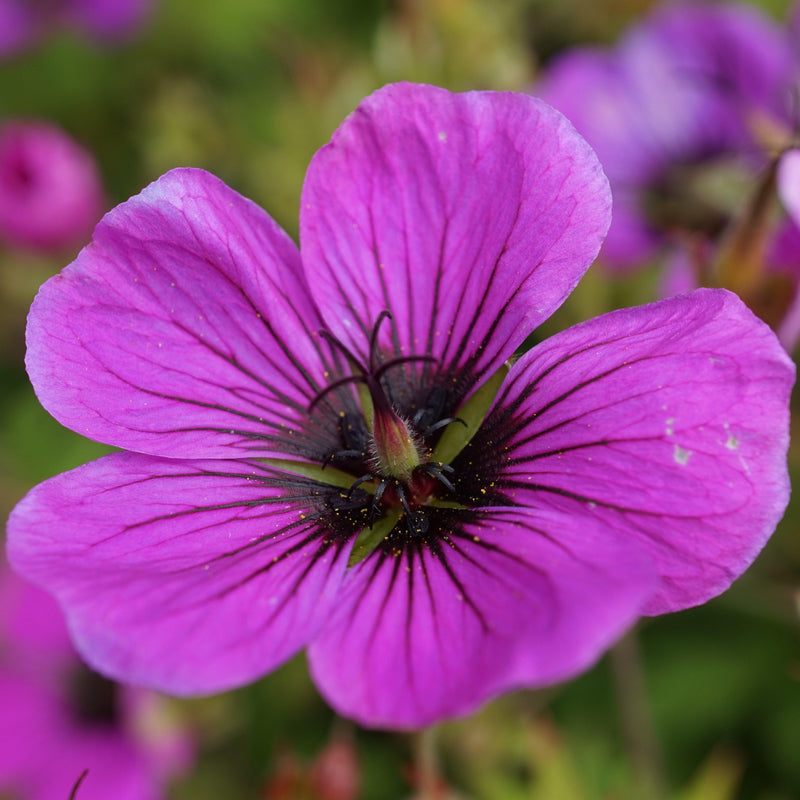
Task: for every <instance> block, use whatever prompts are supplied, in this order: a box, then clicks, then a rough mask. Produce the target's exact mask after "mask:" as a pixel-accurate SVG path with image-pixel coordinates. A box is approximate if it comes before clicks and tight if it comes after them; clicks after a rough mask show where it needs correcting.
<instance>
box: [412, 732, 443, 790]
mask: <svg viewBox="0 0 800 800" xmlns="http://www.w3.org/2000/svg"><path fill="white" fill-rule="evenodd" d="M414 761H415V764H414V767H415V770H414V772H415V777H416V783H417V786H416V789H417V793H416V795H415V800H436V798H438V797H439V796H440V791H439V790H440V788H441V779H440V776H439V757H438V752H437V746H436V728H435V727H434V726H431V727H429V728H425V729H424V730H422V731H420V732H419V733H418V734H416V736H415V737H414Z"/></svg>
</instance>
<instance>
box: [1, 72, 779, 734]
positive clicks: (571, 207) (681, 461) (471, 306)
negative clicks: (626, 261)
mask: <svg viewBox="0 0 800 800" xmlns="http://www.w3.org/2000/svg"><path fill="white" fill-rule="evenodd" d="M609 212H610V202H609V193H608V186H607V183H606V180H605V178H604V176H603V173H602V172H601V170H600V167H599V164H598V162H597V160H596V158H595V156H594V154H593V153H592V151H591V150H590V149H589V147H588V146H587V145H586V143H585V142H584V141H583V140H582V139H581V138H580V137H579V136H578V135H577V134H576V133H575V131H574V129H573V128H572V127H571V125H570V124H569V123H568V122H567V121H566V120H565V119H564V118H563V117H562V116H561V115H560V114H558V113H557V112H556V111H554V110H553V109H552V108H550V107H549V106H547V105H546V104H544V103H542V102H541V101H539V100H536V99H534V98H532V97H529V96H526V95H515V94H496V93H492V92H473V93H467V94H461V95H453V94H450V93H448V92H446V91H444V90H442V89H437V88H434V87H429V86H416V85H408V84H400V85H394V86H389V87H386V88H384V89H382V90H380V91H378V92H376V93H375V94H374V95H372V96H371V97H369V98H367V99H366V100H365V101H364V102H363V103H362V104H361V105H360V106H359V107H358V109H357V110H356V111H355V112H354V113H353V114H352V115H351V116H350V117H348V119H347V120H346V121H345V122H344V123H343V125H342V126H341V128H340V129H339V130H338V131H337V132H336V134H335V135H334V137H333V139H332V141H331V143H330V144H329V145H327V146H326V147H323V148H322V149H321V150H320V151H319V152H318V153H317V154H316V156H315V157H314V159H313V160H312V162H311V165H310V167H309V170H308V174H307V176H306V181H305V186H304V190H303V196H302V205H301V212H300V215H301V216H300V231H301V233H300V239H301V250H302V257H301V255H300V253H299V252H298V250H297V248H296V247H295V245H294V244H293V243H292V242H291V241H290V239H289V238H288V237H287V236H286V235H285V234H284V233H283V232H282V231H281V230H280V229H279V228H278V227H277V226H276V225H275V223H274V222H273V221H272V220H271V219H270V218H269V217H268V216H267V215H266V214H265V213H264V212H263V211H262V210H261V209H259V208H257V207H256V206H255V205H253V204H252V203H251V202H249V201H248V200H246V199H244V198H242V197H241V196H239V195H238V194H236V193H235V192H234V191H232V190H231V189H229V188H228V187H226V186H225V185H224V184H223V183H221V182H220V181H219V180H217V179H216V178H214V177H213V176H211V175H209V174H207V173H205V172H202V171H199V170H176V171H173V172H170V173H168V174H167V175H165V176H163V177H162V178H160V179H159V180H158V181H156V182H155V183H154V184H152V185H151V186H149V187H148V188H147V189H145V190H144V191H143V192H142V193H141V194H140V195H138V196H137V197H134V198H132V199H131V200H129V201H128V202H126V203H123V204H122V205H121V206H119V207H118V208H116V209H115V210H113V211H112V212H111V213H109V214H108V215H107V216H106V217H105V218H104V220H103V221H102V222H101V223H100V225H99V226H98V227H97V229H96V231H95V235H94V239H93V241H92V243H91V244H90V245H89V246H88V247H87V248H86V249H85V250H83V251H82V252H81V254H80V255H79V256H78V258H77V260H76V261H75V262H74V263H73V264H72V265H70V266H69V267H68V268H67V269H65V270H64V271H63V272H62V273H61V274H60V275H58V276H56V277H55V278H53V279H51V280H50V281H48V282H47V283H46V284H45V286H44V287H43V288H42V290H41V292H40V294H39V296H38V297H37V299H36V301H35V303H34V305H33V308H32V310H31V315H30V323H29V329H28V343H29V351H28V360H27V363H28V369H29V373H30V375H31V378H32V381H33V384H34V386H35V388H36V391H37V393H38V395H39V398H40V399H41V401H42V403H43V404H44V405H45V407H46V408H47V409H48V410H49V411H50V413H52V414H53V415H54V416H55V417H56V418H57V419H59V420H60V421H61V422H62V423H63V424H65V425H67V426H69V427H71V428H73V429H74V430H76V431H79V432H81V433H83V434H85V435H87V436H91V437H93V438H95V439H98V440H101V441H105V442H108V443H111V444H114V445H117V446H119V447H122V448H124V449H125V450H126V451H127V452H119V453H114V454H112V455H109V456H106V457H104V458H101V459H100V460H98V461H95V462H93V463H90V464H87V465H85V466H83V467H80V468H78V469H76V470H74V471H72V472H69V473H66V474H63V475H59V476H57V477H55V478H52V479H50V480H49V481H46V482H45V483H43V484H41V485H40V486H38V487H36V488H34V489H33V490H32V491H31V493H30V494H29V495H28V496H27V497H26V498H25V499H23V500H22V501H21V503H20V504H19V505H18V506H17V508H16V509H15V511H14V512H13V514H12V516H11V519H10V521H9V553H10V557H11V559H12V561H13V563H14V565H15V566H16V568H17V569H19V570H20V571H22V572H23V573H24V574H26V575H27V576H29V577H30V578H31V579H32V580H34V581H36V582H37V583H39V584H41V585H42V586H45V587H47V589H48V590H49V591H51V592H52V593H54V594H55V595H56V596H57V598H58V599H59V602H60V603H61V605H62V607H63V608H64V610H65V612H66V614H67V617H68V619H69V625H70V629H71V631H72V635H73V637H74V639H75V642H76V644H77V646H78V648H79V649H80V650H81V652H82V653H83V654H84V656H85V657H86V658H87V659H88V660H89V662H90V663H91V664H92V665H94V666H95V667H96V668H97V669H99V670H101V671H103V672H105V673H106V674H109V675H113V676H116V677H118V678H121V679H124V680H128V681H132V682H134V683H146V684H148V685H151V686H155V687H158V688H160V689H163V690H166V691H169V692H175V693H178V694H195V693H205V692H214V691H219V690H222V689H227V688H229V687H232V686H237V685H239V684H242V683H245V682H248V681H252V680H254V679H255V678H258V677H259V676H261V675H263V674H264V673H266V672H268V671H269V670H270V669H272V668H273V667H275V666H276V665H278V664H280V663H281V662H283V661H284V660H285V659H287V658H288V657H290V656H291V655H292V654H294V653H296V652H297V651H298V650H300V649H301V648H303V647H306V648H307V651H308V657H309V662H310V668H311V673H312V675H313V678H314V680H315V682H316V684H317V686H318V687H319V688H320V691H321V692H322V693H323V695H324V696H325V697H326V698H327V699H328V700H329V701H330V703H331V704H332V705H333V706H334V707H335V708H336V709H338V710H339V711H340V712H341V713H343V714H346V715H349V716H351V717H354V718H356V719H357V720H359V721H361V722H362V723H364V724H367V725H374V726H386V727H396V728H404V727H417V726H421V725H425V724H427V723H430V722H432V721H434V720H437V719H439V718H442V717H447V716H452V715H457V714H464V713H467V712H468V711H470V710H471V709H474V708H475V707H476V706H478V705H479V704H480V703H482V702H484V701H485V700H486V699H488V698H490V697H492V696H494V695H496V694H498V693H500V692H503V691H506V690H509V689H511V688H514V687H520V686H532V685H539V684H545V683H552V682H554V681H558V680H562V679H565V678H567V677H569V676H571V675H574V674H575V673H577V672H578V671H580V670H582V669H584V668H586V667H588V666H589V665H590V664H592V663H593V662H594V661H595V660H596V659H597V658H598V656H599V655H600V653H601V652H602V651H603V650H604V649H605V648H606V647H607V646H608V645H609V644H610V643H611V642H612V641H613V640H614V639H615V637H617V636H618V635H619V634H620V633H621V632H622V631H623V630H624V629H625V628H626V627H627V626H629V625H630V624H631V623H632V621H633V620H634V619H635V618H636V617H637V616H639V615H640V614H643V613H644V614H657V613H661V612H665V611H671V610H675V609H679V608H685V607H686V606H691V605H694V604H697V603H702V602H703V601H705V600H707V599H708V598H710V597H712V596H714V595H716V594H717V593H719V592H721V591H723V590H724V589H725V588H726V587H727V586H728V585H729V584H730V583H731V581H732V580H733V579H734V578H735V577H736V576H737V575H739V574H740V573H741V572H742V571H743V570H744V569H745V568H746V567H747V565H748V564H749V563H750V562H751V561H752V560H753V558H754V557H755V555H756V553H757V552H758V551H759V549H760V548H761V547H762V545H763V544H764V542H765V541H766V539H767V538H768V537H769V535H770V533H771V532H772V530H773V528H774V526H775V524H776V522H777V520H778V519H779V518H780V516H781V514H782V512H783V509H784V506H785V503H786V500H787V493H788V483H787V475H786V466H785V454H786V447H787V425H788V396H789V391H790V387H791V384H792V381H793V366H792V364H791V362H790V361H789V359H788V358H787V356H786V354H785V353H784V352H783V350H782V349H781V347H780V346H779V345H778V343H777V341H776V340H775V337H774V335H773V334H772V332H771V331H770V330H769V329H768V328H767V327H766V326H765V325H764V324H763V323H761V322H760V321H759V320H757V319H756V318H755V317H754V316H753V315H752V314H751V313H750V312H749V311H748V310H747V309H746V308H745V307H744V306H743V305H742V303H741V302H740V301H739V300H738V299H737V298H736V297H735V296H733V295H731V294H730V293H728V292H725V291H710V290H709V291H697V292H694V293H690V294H687V295H684V296H681V297H678V298H674V299H671V300H666V301H663V302H661V303H657V304H655V305H652V306H646V307H643V308H635V309H628V310H623V311H617V312H614V313H611V314H608V315H607V316H604V317H600V318H598V319H595V320H592V321H590V322H587V323H585V324H583V325H579V326H577V327H575V328H572V329H570V330H567V331H564V332H563V333H561V334H559V335H558V336H555V337H553V338H551V339H548V340H547V341H545V342H543V343H542V344H540V345H538V346H536V347H535V348H534V349H533V350H531V351H529V352H528V353H526V354H525V355H523V356H522V357H520V358H519V359H518V360H516V362H514V363H513V364H509V360H510V359H512V358H513V356H514V354H515V351H516V349H517V348H518V347H519V346H520V345H521V344H522V342H523V341H524V340H525V338H526V337H527V336H529V335H530V334H531V332H532V331H534V330H535V328H536V327H537V326H538V325H539V323H540V322H541V321H542V320H544V319H546V318H547V317H548V316H549V315H550V314H551V313H552V312H553V310H554V309H555V308H556V307H557V306H558V305H559V304H560V303H561V302H562V301H563V300H564V298H565V297H566V296H567V294H568V293H569V292H570V291H571V289H572V288H573V287H574V286H575V284H576V282H577V281H578V279H579V278H580V276H581V275H582V273H583V272H584V271H585V270H586V268H587V266H588V265H589V263H590V262H591V260H592V259H593V258H594V256H595V254H596V252H597V250H598V248H599V247H600V244H601V241H602V237H603V235H604V233H605V231H606V228H607V226H608V220H609Z"/></svg>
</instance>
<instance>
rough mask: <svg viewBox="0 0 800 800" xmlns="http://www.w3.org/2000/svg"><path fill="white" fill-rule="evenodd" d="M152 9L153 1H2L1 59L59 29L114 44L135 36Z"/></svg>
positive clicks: (98, 41)
mask: <svg viewBox="0 0 800 800" xmlns="http://www.w3.org/2000/svg"><path fill="white" fill-rule="evenodd" d="M151 8H152V0H0V59H1V58H3V57H10V56H14V55H17V54H18V53H20V52H21V51H23V50H26V49H27V48H28V47H31V46H32V45H34V44H35V43H36V42H38V41H39V40H40V39H41V38H42V37H43V36H45V35H46V34H47V33H49V32H50V31H52V30H58V29H59V28H64V29H71V30H75V31H77V32H78V33H79V34H82V35H84V36H87V37H88V38H90V39H92V40H93V41H95V42H97V43H99V44H106V45H107V44H112V43H114V42H116V41H119V40H120V39H124V38H125V37H126V36H129V35H130V34H132V33H134V32H135V31H136V30H137V29H138V28H139V27H140V26H141V25H142V23H143V22H144V20H145V19H146V18H147V16H148V15H149V13H150V10H151Z"/></svg>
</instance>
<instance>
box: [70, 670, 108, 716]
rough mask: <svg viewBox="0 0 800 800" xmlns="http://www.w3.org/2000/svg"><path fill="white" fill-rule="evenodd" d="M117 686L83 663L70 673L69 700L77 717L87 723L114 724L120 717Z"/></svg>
mask: <svg viewBox="0 0 800 800" xmlns="http://www.w3.org/2000/svg"><path fill="white" fill-rule="evenodd" d="M118 700H119V698H118V696H117V686H116V684H115V683H114V682H113V681H110V680H108V679H107V678H104V677H103V676H102V675H98V674H97V673H96V672H93V671H92V670H90V669H89V668H88V667H84V666H83V665H81V666H78V667H76V668H75V669H74V670H73V672H72V674H71V675H70V681H69V701H70V705H71V707H72V711H73V714H74V716H75V718H76V719H77V720H78V721H79V722H82V723H84V724H87V725H114V724H115V723H116V722H117V719H118V717H119V705H118Z"/></svg>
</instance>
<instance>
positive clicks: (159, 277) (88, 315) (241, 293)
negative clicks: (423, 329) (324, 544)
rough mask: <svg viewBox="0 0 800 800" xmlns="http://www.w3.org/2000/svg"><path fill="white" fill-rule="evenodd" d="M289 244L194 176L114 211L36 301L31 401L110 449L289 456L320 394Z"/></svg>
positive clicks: (252, 210)
mask: <svg viewBox="0 0 800 800" xmlns="http://www.w3.org/2000/svg"><path fill="white" fill-rule="evenodd" d="M319 326H320V323H319V320H318V317H317V315H316V312H315V311H314V309H313V306H312V304H311V302H310V299H309V293H308V287H307V286H306V284H305V282H304V280H303V277H302V273H301V269H300V263H299V256H298V253H297V249H296V247H295V246H294V245H293V244H292V242H291V240H290V239H289V238H288V237H287V236H286V234H284V233H283V232H282V231H281V230H280V229H279V228H278V227H277V225H275V223H274V222H272V220H271V219H270V218H269V217H268V216H267V215H266V214H265V213H264V212H263V211H262V210H261V209H259V208H258V207H257V206H255V205H254V204H253V203H251V202H250V201H249V200H246V199H245V198H243V197H241V196H240V195H238V194H236V192H234V191H232V190H231V189H229V188H228V187H227V186H225V184H223V183H222V182H221V181H219V180H218V179H217V178H215V177H214V176H212V175H209V174H208V173H206V172H203V171H202V170H174V171H172V172H170V173H167V174H166V175H164V176H163V177H161V178H160V179H159V180H157V181H156V182H155V183H153V184H151V185H150V186H149V187H148V188H146V189H145V190H144V191H143V192H142V193H141V194H140V195H138V196H136V197H133V198H131V199H130V200H128V201H127V202H126V203H123V204H122V205H120V206H118V207H117V208H116V209H114V210H113V211H112V212H110V213H109V214H108V215H106V217H105V218H104V219H103V221H102V222H101V223H100V224H99V225H98V226H97V229H96V231H95V235H94V240H93V242H92V243H91V244H90V245H89V246H88V247H86V248H85V249H84V250H83V251H82V252H81V253H80V255H79V256H78V258H77V259H76V261H75V262H74V263H73V264H71V265H70V266H69V267H67V268H66V269H65V270H64V271H63V272H62V273H61V274H60V275H57V276H56V277H54V278H52V279H51V280H49V281H48V282H47V283H46V284H45V285H44V286H43V287H42V289H41V291H40V292H39V295H38V296H37V298H36V300H35V301H34V304H33V307H32V309H31V313H30V317H29V324H28V357H27V365H28V371H29V373H30V376H31V380H32V382H33V384H34V387H35V389H36V392H37V395H38V396H39V399H40V400H41V402H42V405H44V407H45V408H46V409H47V410H48V411H49V412H50V413H51V414H52V415H53V416H54V417H56V419H58V420H59V422H61V423H62V424H64V425H66V426H67V427H70V428H72V429H73V430H76V431H78V432H79V433H82V434H84V435H86V436H89V437H91V438H94V439H98V440H100V441H104V442H107V443H108V444H112V445H116V446H118V447H123V448H126V449H130V450H136V451H140V452H147V453H150V454H151V455H166V456H170V457H176V458H177V457H191V458H206V457H228V458H230V457H232V456H234V457H235V456H236V455H237V453H238V454H240V455H241V453H242V451H243V450H244V451H245V454H250V453H252V452H254V451H256V452H258V454H259V455H262V454H264V453H270V452H282V451H283V452H285V450H286V447H285V444H282V445H280V446H278V447H277V448H276V447H275V445H274V439H275V437H276V436H277V437H281V436H284V437H285V436H286V435H287V433H286V431H287V429H295V430H294V432H295V433H296V432H297V431H296V429H297V428H298V427H299V426H301V425H302V422H298V420H301V421H302V420H306V419H307V417H308V414H307V407H308V405H309V402H310V399H311V398H312V397H313V396H314V395H315V393H316V392H317V391H318V390H319V387H320V386H323V385H325V383H326V378H325V377H324V375H323V371H324V365H323V363H322V360H321V359H320V357H319V353H318V351H317V347H318V346H319V344H320V341H319V337H317V336H316V335H315V334H316V331H317V330H318V329H319Z"/></svg>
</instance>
